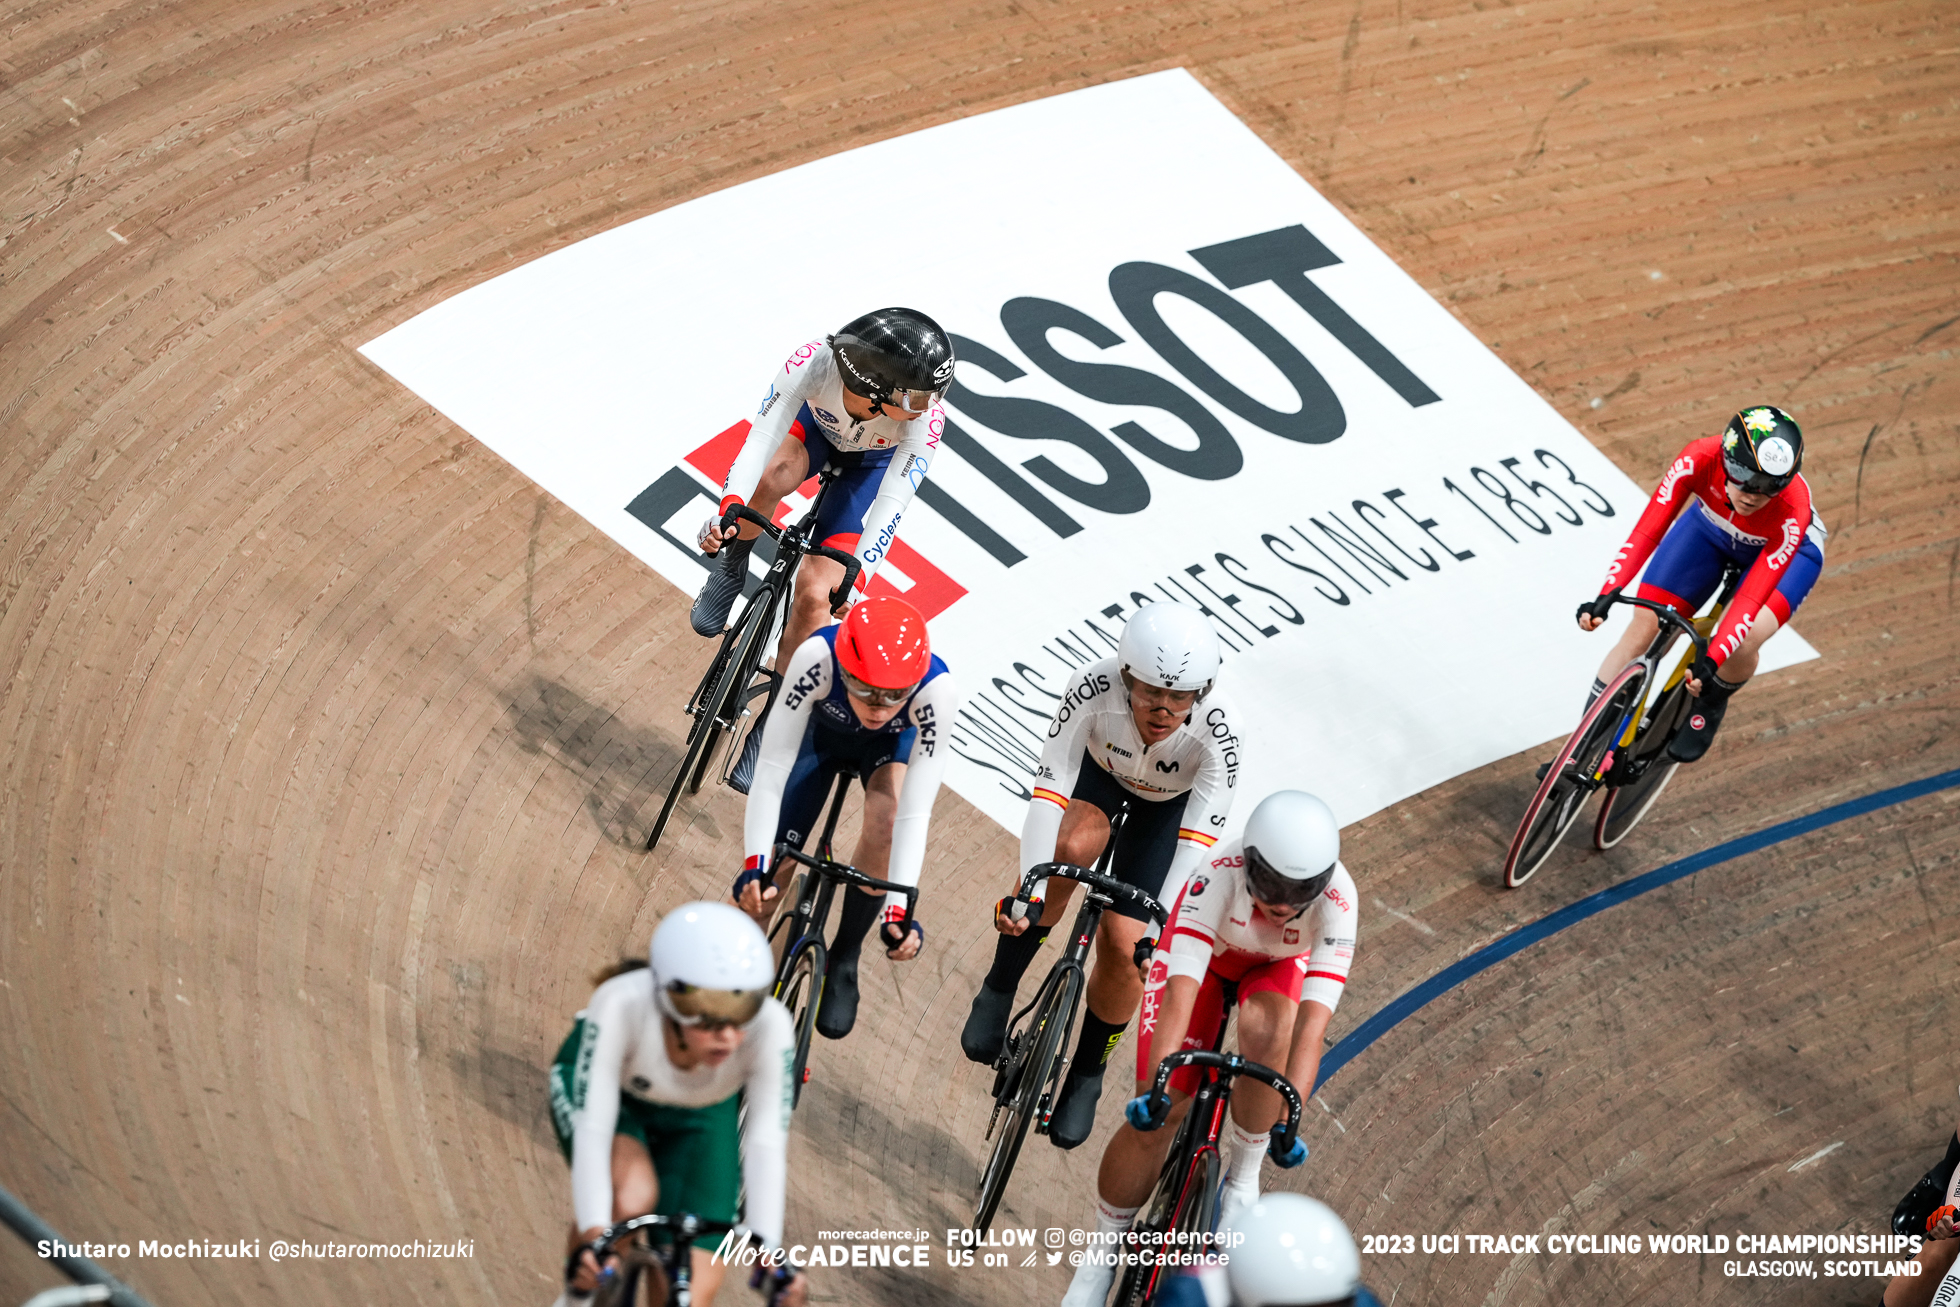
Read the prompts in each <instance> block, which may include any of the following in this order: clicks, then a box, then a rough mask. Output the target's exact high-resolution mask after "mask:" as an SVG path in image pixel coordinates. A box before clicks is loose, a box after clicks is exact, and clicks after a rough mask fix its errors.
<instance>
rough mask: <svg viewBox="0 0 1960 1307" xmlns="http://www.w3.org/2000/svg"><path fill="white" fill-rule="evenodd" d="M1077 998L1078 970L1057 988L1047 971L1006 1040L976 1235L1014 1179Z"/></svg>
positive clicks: (1066, 975)
mask: <svg viewBox="0 0 1960 1307" xmlns="http://www.w3.org/2000/svg"><path fill="white" fill-rule="evenodd" d="M1081 994H1082V973H1081V972H1080V971H1077V970H1075V969H1074V968H1070V969H1068V970H1067V971H1066V972H1064V974H1063V976H1062V979H1061V982H1060V983H1059V984H1058V983H1056V981H1055V977H1054V973H1053V972H1050V973H1049V977H1048V980H1047V981H1046V982H1044V983H1043V985H1042V995H1041V997H1039V998H1037V999H1036V1001H1035V1005H1034V1011H1033V1012H1032V1013H1031V1014H1030V1017H1029V1020H1028V1024H1027V1025H1026V1026H1024V1027H1022V1029H1021V1032H1020V1033H1019V1034H1018V1035H1012V1036H1010V1037H1009V1041H1008V1053H1007V1066H1006V1069H1005V1070H1004V1071H1003V1072H1002V1073H1001V1081H1000V1088H999V1090H998V1091H997V1092H996V1095H995V1100H994V1101H995V1107H994V1120H993V1122H992V1123H991V1127H992V1128H993V1129H994V1130H997V1131H998V1133H997V1134H995V1135H994V1148H993V1152H992V1153H990V1154H989V1155H988V1157H987V1169H986V1170H985V1171H984V1172H982V1173H981V1176H980V1200H979V1202H978V1204H977V1205H976V1207H975V1210H974V1215H973V1228H974V1229H975V1230H980V1231H984V1230H986V1229H987V1228H988V1227H989V1226H991V1225H992V1224H993V1220H994V1213H995V1212H996V1211H998V1210H999V1208H1000V1200H1001V1195H1002V1194H1004V1193H1006V1192H1007V1180H1008V1177H1009V1176H1011V1175H1013V1174H1014V1163H1015V1161H1016V1159H1018V1158H1019V1157H1020V1156H1021V1144H1022V1143H1023V1142H1024V1141H1025V1140H1026V1139H1027V1137H1028V1127H1029V1126H1031V1125H1033V1124H1034V1121H1035V1119H1036V1118H1037V1117H1039V1116H1040V1115H1041V1102H1042V1098H1043V1097H1044V1095H1045V1093H1046V1090H1047V1086H1048V1083H1049V1082H1050V1081H1051V1080H1053V1079H1054V1078H1055V1072H1056V1071H1057V1070H1058V1069H1059V1064H1060V1061H1061V1056H1062V1035H1063V1031H1064V1027H1066V1026H1067V1025H1068V1024H1069V1022H1068V1017H1069V1014H1070V1013H1071V1012H1073V1011H1074V1010H1075V1004H1076V1002H1077V1001H1078V1000H1079V999H1080V997H1081ZM1003 1110H1004V1111H1005V1113H1006V1115H1005V1117H1004V1118H1003V1117H1002V1112H1003Z"/></svg>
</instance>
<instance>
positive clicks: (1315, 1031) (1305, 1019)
mask: <svg viewBox="0 0 1960 1307" xmlns="http://www.w3.org/2000/svg"><path fill="white" fill-rule="evenodd" d="M1333 1019H1334V1009H1333V1008H1331V1007H1328V1006H1327V1005H1326V1004H1325V1003H1322V1002H1320V1001H1318V1000H1316V999H1302V1000H1301V1001H1300V1010H1299V1011H1298V1012H1297V1013H1295V1014H1294V1017H1293V1044H1292V1047H1291V1048H1290V1050H1289V1051H1288V1052H1287V1055H1286V1078H1287V1079H1288V1080H1290V1081H1292V1082H1293V1087H1294V1088H1295V1089H1297V1090H1299V1091H1300V1094H1301V1096H1302V1097H1304V1096H1306V1095H1308V1094H1311V1093H1312V1092H1313V1082H1314V1078H1315V1077H1316V1076H1318V1075H1319V1074H1320V1050H1321V1046H1322V1045H1323V1044H1324V1043H1325V1041H1326V1039H1327V1025H1328V1023H1329V1022H1331V1021H1332V1020H1333Z"/></svg>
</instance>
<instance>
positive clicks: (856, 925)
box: [830, 889, 885, 967]
mask: <svg viewBox="0 0 1960 1307" xmlns="http://www.w3.org/2000/svg"><path fill="white" fill-rule="evenodd" d="M839 892H840V893H841V894H842V895H843V896H844V912H843V915H842V917H841V919H840V920H839V921H838V923H837V938H836V939H834V940H832V941H831V943H830V965H831V966H833V967H835V966H837V965H839V964H840V963H845V962H856V961H857V959H858V951H859V950H860V949H862V948H863V947H864V937H865V936H866V935H868V934H869V933H870V932H871V923H872V922H874V921H876V920H877V919H878V912H879V910H880V909H881V908H883V907H884V906H885V896H884V895H882V894H866V893H865V892H864V891H863V890H860V889H844V890H841V891H839Z"/></svg>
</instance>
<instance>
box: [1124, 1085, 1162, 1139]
mask: <svg viewBox="0 0 1960 1307" xmlns="http://www.w3.org/2000/svg"><path fill="white" fill-rule="evenodd" d="M1160 1106H1161V1107H1163V1108H1166V1109H1168V1108H1169V1107H1170V1100H1169V1099H1153V1098H1152V1096H1151V1095H1149V1094H1138V1095H1137V1096H1136V1097H1135V1098H1132V1099H1131V1100H1130V1101H1129V1102H1127V1103H1125V1104H1123V1119H1124V1120H1126V1121H1128V1122H1129V1123H1130V1124H1131V1125H1133V1126H1135V1127H1136V1128H1137V1129H1139V1130H1144V1131H1149V1130H1155V1129H1157V1128H1158V1127H1159V1126H1161V1125H1163V1124H1164V1113H1163V1112H1161V1111H1157V1110H1153V1109H1156V1108H1158V1107H1160Z"/></svg>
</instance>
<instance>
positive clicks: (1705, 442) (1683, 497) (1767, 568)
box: [1599, 436, 1824, 667]
mask: <svg viewBox="0 0 1960 1307" xmlns="http://www.w3.org/2000/svg"><path fill="white" fill-rule="evenodd" d="M1728 482H1729V476H1728V472H1727V471H1726V469H1724V468H1723V466H1722V438H1721V437H1720V436H1704V437H1702V438H1701V439H1700V440H1691V441H1689V442H1688V445H1687V447H1686V448H1685V449H1683V450H1682V451H1681V453H1680V454H1679V456H1677V457H1676V458H1675V460H1674V462H1673V463H1671V464H1670V465H1669V466H1668V469H1667V474H1666V475H1665V476H1663V477H1662V478H1661V483H1660V485H1658V486H1656V487H1655V488H1654V495H1653V498H1651V499H1649V500H1648V501H1647V507H1646V510H1645V511H1643V512H1642V513H1641V514H1640V520H1639V521H1638V522H1635V523H1634V524H1633V531H1632V533H1631V534H1629V535H1628V536H1627V542H1626V544H1624V545H1622V546H1621V547H1620V552H1619V555H1618V556H1617V557H1616V558H1614V560H1613V565H1612V566H1611V567H1609V568H1607V569H1606V580H1605V581H1604V582H1603V583H1602V584H1601V585H1600V587H1599V592H1600V593H1601V594H1605V593H1606V592H1607V591H1608V590H1611V589H1613V588H1614V587H1616V586H1624V585H1630V584H1632V582H1633V578H1634V577H1635V576H1636V575H1638V574H1639V572H1640V569H1641V568H1642V567H1645V566H1646V565H1647V560H1648V559H1649V558H1651V557H1653V555H1654V549H1655V548H1656V547H1657V546H1658V545H1659V544H1660V542H1661V537H1662V536H1664V535H1666V534H1667V528H1668V527H1669V526H1670V525H1671V524H1672V523H1673V521H1674V519H1675V518H1676V517H1677V516H1678V515H1679V514H1680V513H1681V512H1682V510H1684V509H1688V510H1690V511H1693V512H1698V513H1700V514H1702V516H1703V517H1704V518H1705V519H1706V520H1707V521H1708V522H1709V523H1710V524H1711V525H1712V526H1714V527H1715V529H1716V530H1718V531H1720V532H1721V533H1722V534H1724V535H1726V536H1728V537H1729V538H1730V539H1731V540H1733V541H1735V542H1736V544H1737V545H1738V546H1740V547H1743V548H1755V549H1757V550H1759V551H1760V552H1758V553H1757V555H1756V561H1755V562H1754V563H1753V564H1751V565H1750V568H1749V570H1748V571H1747V572H1746V573H1744V575H1743V578H1742V584H1741V585H1740V586H1738V587H1737V589H1736V592H1735V598H1734V599H1732V600H1730V601H1729V606H1728V609H1727V610H1726V611H1725V612H1724V613H1723V614H1722V622H1721V625H1720V626H1718V627H1717V628H1716V629H1715V631H1714V633H1713V634H1712V635H1710V637H1709V640H1708V654H1709V657H1710V658H1712V659H1713V660H1714V662H1715V665H1716V666H1717V667H1719V666H1721V665H1722V663H1723V662H1725V661H1726V660H1727V659H1728V656H1729V655H1730V654H1732V653H1734V652H1735V651H1736V650H1737V649H1739V648H1741V647H1742V641H1743V639H1744V638H1745V637H1746V636H1747V635H1748V634H1749V627H1750V625H1751V624H1752V623H1754V622H1755V620H1756V615H1757V614H1758V613H1759V612H1761V611H1762V607H1763V604H1764V602H1765V601H1766V600H1768V598H1769V596H1770V593H1771V592H1772V591H1773V590H1775V589H1776V585H1777V582H1779V581H1781V580H1782V579H1783V571H1784V569H1785V568H1787V567H1788V566H1789V565H1790V560H1791V559H1792V558H1795V557H1796V555H1797V550H1798V549H1800V548H1802V547H1803V542H1804V540H1805V539H1806V538H1810V539H1813V540H1815V541H1816V542H1817V543H1818V545H1819V546H1820V547H1821V546H1822V545H1823V543H1824V521H1823V519H1822V518H1820V517H1818V516H1817V511H1816V509H1814V508H1812V507H1811V503H1810V483H1809V482H1807V481H1805V480H1804V479H1803V477H1802V476H1798V477H1795V478H1794V479H1792V480H1791V482H1790V484H1789V485H1787V486H1785V487H1784V488H1783V489H1782V490H1780V491H1779V492H1777V494H1776V495H1774V496H1773V497H1772V498H1771V499H1770V501H1769V502H1768V503H1767V504H1764V505H1763V506H1762V507H1761V508H1759V509H1757V510H1756V511H1755V512H1754V513H1751V514H1750V515H1749V516H1747V517H1744V516H1743V515H1742V514H1741V513H1738V512H1736V510H1735V506H1734V505H1733V504H1731V503H1729V494H1728ZM1766 546H1769V547H1766Z"/></svg>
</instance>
